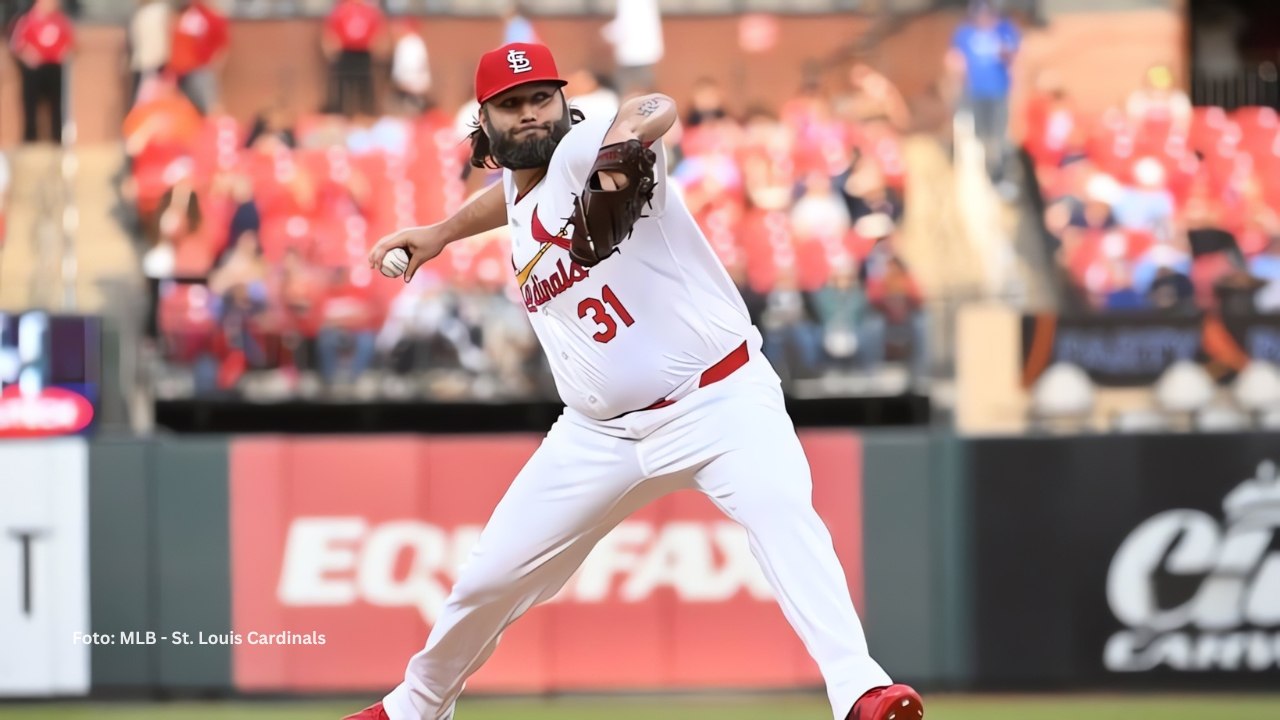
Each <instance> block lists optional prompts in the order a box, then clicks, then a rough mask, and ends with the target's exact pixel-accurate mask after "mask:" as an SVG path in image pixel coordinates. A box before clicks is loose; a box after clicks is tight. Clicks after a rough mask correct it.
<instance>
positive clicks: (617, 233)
mask: <svg viewBox="0 0 1280 720" xmlns="http://www.w3.org/2000/svg"><path fill="white" fill-rule="evenodd" d="M655 162H657V156H656V155H654V153H653V151H652V150H650V149H649V148H647V147H645V146H644V144H643V143H641V142H640V141H639V140H627V141H626V142H620V143H614V144H613V145H606V146H604V147H602V148H600V154H599V155H597V156H596V164H595V165H594V166H592V168H591V175H590V176H589V178H588V180H587V187H586V188H584V189H583V191H582V194H581V195H579V196H578V198H577V200H575V201H574V211H573V215H572V216H571V217H570V218H569V224H570V225H572V226H573V238H572V240H571V243H570V247H569V255H570V256H571V257H572V258H573V259H574V261H575V262H577V263H578V264H579V265H582V266H583V267H591V266H593V265H595V264H596V263H598V262H600V261H601V260H603V259H605V258H607V257H609V256H610V255H612V254H613V251H614V250H615V249H616V248H617V247H618V244H619V243H621V242H622V241H623V240H625V239H627V238H628V237H630V236H631V231H632V229H633V228H634V227H635V224H636V221H637V220H639V219H640V218H642V217H644V216H643V215H642V214H641V213H642V212H643V210H644V207H645V206H646V205H651V204H652V202H653V191H654V187H655V183H654V179H653V166H654V163H655ZM602 171H605V172H613V173H621V174H623V175H626V176H627V184H626V186H624V187H622V188H620V189H618V190H605V189H603V188H602V187H601V185H600V173H601V172H602Z"/></svg>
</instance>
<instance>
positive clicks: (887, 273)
mask: <svg viewBox="0 0 1280 720" xmlns="http://www.w3.org/2000/svg"><path fill="white" fill-rule="evenodd" d="M41 2H42V3H48V6H49V7H50V8H56V5H57V2H56V0H41ZM41 7H43V6H41ZM617 12H618V15H617V17H616V18H615V19H614V21H613V22H612V23H609V24H608V25H607V26H606V27H605V28H604V29H603V35H604V37H605V39H606V40H608V41H609V42H611V43H613V45H614V47H615V48H616V50H617V52H616V53H615V57H614V58H613V63H612V67H610V68H609V70H610V72H608V73H605V72H601V70H602V69H603V68H580V69H578V70H577V71H576V72H574V73H572V74H571V75H570V77H569V80H570V84H569V85H568V86H567V87H566V89H565V90H566V94H567V95H568V96H569V97H570V102H571V104H573V105H574V106H576V107H578V108H579V109H581V110H582V111H583V112H584V113H585V114H587V115H588V116H594V115H597V114H611V113H613V112H615V111H616V109H617V107H618V104H619V103H620V102H621V100H622V99H624V98H626V97H628V96H630V95H632V94H636V93H641V92H648V91H654V90H661V88H657V87H654V73H653V67H654V65H655V64H656V63H657V62H659V61H660V60H661V57H662V54H663V45H662V32H661V17H660V15H659V12H658V4H657V2H656V1H651V0H636V2H631V3H619V4H618V11H617ZM503 22H504V40H506V41H529V40H535V41H536V40H537V38H538V35H537V27H536V23H535V22H534V21H532V20H530V19H529V17H528V16H527V14H526V13H525V12H523V10H522V8H521V7H520V5H519V3H512V4H511V5H510V6H509V7H508V10H507V12H506V14H505V16H504V18H503ZM416 23H417V21H416V20H414V19H412V18H405V17H397V18H392V17H388V16H386V15H384V14H383V12H382V10H380V9H379V3H378V2H376V0H335V2H334V3H333V5H332V10H331V12H330V14H329V15H328V17H327V19H326V20H325V21H324V23H323V28H324V30H323V33H322V45H323V47H322V49H323V51H324V52H325V54H326V57H328V58H329V60H330V63H331V74H330V77H329V79H328V83H329V87H328V92H327V94H326V102H325V104H324V106H323V107H318V108H315V110H314V112H309V113H297V111H296V110H295V109H291V108H285V107H266V108H264V109H263V110H262V112H260V113H259V114H258V115H257V117H255V118H254V119H253V120H252V121H251V122H241V121H238V120H237V119H236V118H234V117H232V116H230V115H229V114H227V113H226V112H225V111H224V109H223V107H222V104H221V102H220V92H219V87H218V77H219V71H220V68H221V66H222V64H223V63H224V61H225V59H226V56H227V53H228V52H229V48H230V43H231V40H232V36H231V34H232V32H233V29H232V27H231V25H230V23H229V22H228V21H227V19H226V18H225V17H224V16H223V15H222V14H220V12H219V11H218V6H217V3H214V2H211V1H210V0H184V1H182V2H176V3H174V2H169V0H140V2H139V3H138V6H137V9H136V11H135V13H134V15H133V18H132V21H131V23H130V28H129V38H130V42H129V55H130V67H131V69H132V70H133V89H134V93H133V105H132V108H131V110H130V111H129V113H128V115H127V117H126V118H125V121H124V126H123V135H124V141H125V149H126V152H127V155H128V158H129V166H128V170H127V178H126V179H125V180H124V182H123V183H122V187H123V195H124V197H125V198H126V200H127V202H128V204H129V206H130V208H131V209H132V210H133V213H132V214H133V215H134V216H135V219H136V228H135V229H136V235H137V237H138V238H139V239H140V242H141V251H142V253H143V272H144V274H145V275H146V276H147V277H148V278H149V279H150V280H151V282H152V285H153V287H154V289H155V293H154V296H155V302H154V312H153V314H152V315H153V318H154V322H153V323H152V325H153V327H152V331H153V333H152V334H153V337H154V338H155V342H156V343H157V348H158V351H159V353H158V354H159V356H160V357H162V358H163V365H164V368H163V370H162V372H161V373H160V374H161V376H162V378H167V380H166V382H167V383H168V384H167V385H166V386H165V387H167V388H168V389H167V390H166V389H164V388H162V389H161V391H162V393H169V394H174V395H187V394H196V395H202V396H207V395H217V394H236V393H244V392H250V391H252V392H261V393H262V394H280V395H284V396H293V395H302V396H311V395H328V396H333V397H361V398H372V397H391V398H409V397H422V396H428V397H434V398H477V397H478V398H514V397H528V396H540V395H546V396H549V395H551V394H552V393H553V386H552V384H551V382H550V378H549V375H548V370H547V368H546V367H545V364H544V360H543V358H542V355H541V352H540V351H539V349H538V347H537V344H536V341H535V339H534V337H533V335H532V330H531V327H530V325H529V323H528V320H527V317H526V316H525V310H524V309H523V306H522V304H521V303H520V302H519V299H518V297H517V295H516V292H515V288H514V287H513V284H514V280H513V277H512V272H511V271H510V262H509V248H508V246H507V238H506V235H505V230H499V231H495V232H492V233H488V234H486V235H484V236H480V237H475V238H470V239H468V240H466V241H463V242H459V243H455V244H454V245H452V246H450V247H449V248H448V250H447V251H446V253H445V254H444V255H443V256H442V257H441V258H439V259H438V260H436V261H435V262H433V263H432V264H431V265H429V266H428V267H427V268H424V271H422V272H420V273H419V274H418V276H417V277H416V278H415V280H414V282H412V283H410V284H408V285H406V284H404V283H402V282H398V281H393V280H387V279H384V278H381V277H375V276H374V275H373V274H372V273H371V272H370V271H369V269H368V268H367V267H366V265H365V263H364V257H365V254H366V252H367V249H368V247H369V246H370V245H371V244H372V243H373V242H374V241H376V240H377V239H378V238H379V237H381V236H383V235H385V234H387V233H390V232H393V231H394V230H396V229H399V228H403V227H407V226H411V225H420V224H427V223H431V222H435V221H438V220H440V219H442V218H444V217H446V216H447V215H448V214H449V213H452V212H453V211H455V210H456V209H457V208H459V207H460V206H461V205H462V204H463V203H464V202H465V200H466V199H467V197H468V196H470V195H472V194H474V193H476V192H478V191H479V190H481V189H482V188H483V187H485V186H486V185H487V184H488V183H489V182H492V181H494V180H496V179H497V175H496V174H492V173H489V174H485V173H483V172H482V171H474V174H472V173H473V171H472V169H471V168H470V167H469V166H468V163H467V158H468V153H469V147H468V146H467V145H466V143H465V138H466V135H467V133H469V131H470V130H471V128H472V127H473V125H472V123H474V122H475V119H476V112H477V108H476V106H475V104H474V103H473V102H471V103H464V104H463V105H462V106H461V107H446V106H445V105H444V104H443V103H442V102H440V100H439V99H438V98H436V97H435V96H434V94H433V92H432V74H431V66H430V60H429V53H428V48H427V45H426V42H425V41H424V39H423V37H422V35H421V33H420V30H421V28H420V27H419V26H418V25H417V24H416ZM641 40H643V41H641ZM375 57H377V58H386V59H389V61H390V62H389V63H388V65H389V71H390V77H389V78H386V80H389V81H390V82H389V83H387V84H386V86H387V87H389V88H390V90H391V92H389V93H387V94H385V96H384V95H383V94H382V93H379V92H376V91H375V88H377V87H380V86H381V85H382V83H381V82H377V81H376V80H381V79H375V77H374V73H375V72H377V71H378V68H380V67H382V64H380V63H377V62H374V58H375ZM833 84H834V85H838V87H835V88H823V87H820V86H819V85H818V84H817V83H814V82H806V83H804V84H803V85H802V86H801V87H800V88H798V90H797V92H796V93H795V95H794V96H793V97H791V98H786V99H784V100H783V101H782V102H781V103H780V104H779V105H778V106H777V107H769V108H766V107H757V108H745V109H743V108H736V107H735V108H732V109H731V107H730V105H731V104H730V103H729V102H728V101H727V98H726V93H725V91H724V89H723V88H722V87H721V86H720V85H719V84H718V83H717V82H716V81H715V80H713V79H710V78H704V79H702V80H699V81H698V82H697V83H696V86H695V89H694V91H693V93H692V94H691V96H690V97H688V98H677V99H678V100H680V101H681V107H682V117H681V119H680V122H679V123H677V126H676V128H674V129H673V131H672V132H671V133H670V134H669V135H668V137H666V138H665V139H664V140H665V142H666V144H667V152H668V153H669V162H668V167H669V168H670V170H671V181H672V188H673V189H674V190H676V191H677V192H680V193H682V194H683V195H684V198H685V200H686V202H687V204H688V206H689V208H690V210H691V211H692V213H693V214H694V216H695V217H696V219H697V221H698V222H699V224H700V226H701V227H702V229H703V231H704V232H705V234H706V235H707V237H708V239H709V240H710V242H711V244H712V245H713V246H714V248H715V250H716V252H717V253H718V254H719V256H720V257H721V259H722V260H723V262H724V264H725V266H726V268H727V269H728V271H729V272H730V274H731V275H732V276H733V278H734V279H735V281H736V282H737V283H738V284H739V286H740V288H741V289H742V292H743V295H744V298H745V299H746V302H747V305H748V308H749V310H750V312H751V315H752V319H753V321H754V322H755V324H756V325H757V326H758V327H759V328H760V329H761V331H762V333H763V335H764V337H765V352H766V353H767V354H768V355H769V357H770V358H771V359H772V360H773V361H774V363H775V366H777V367H778V369H779V371H780V372H781V374H782V375H783V376H784V378H785V380H786V381H787V382H788V383H796V382H801V381H806V380H819V381H820V380H822V379H826V378H831V377H846V376H849V377H867V376H872V375H875V374H876V373H878V372H881V371H884V370H885V369H886V368H889V369H890V370H891V371H893V373H894V374H895V375H899V376H905V375H908V374H909V375H910V376H911V377H916V378H919V377H923V375H924V374H925V358H926V357H927V354H926V352H925V346H924V337H925V333H924V331H923V328H924V319H923V304H924V298H923V297H922V294H921V291H920V288H919V286H918V284H917V283H916V281H915V279H914V278H913V277H912V274H911V272H910V270H909V269H908V268H907V266H906V264H905V263H904V262H903V261H902V259H901V258H900V257H899V255H898V252H897V250H896V241H895V237H896V232H897V226H898V224H899V223H900V221H901V219H902V214H903V199H902V194H903V189H904V184H905V178H904V168H903V163H902V158H901V156H900V147H899V143H900V138H901V134H902V132H903V131H904V130H905V128H906V127H907V124H908V122H909V120H910V119H909V117H908V110H907V105H906V103H905V101H904V100H903V98H902V96H901V95H900V93H899V92H898V91H897V89H896V88H894V86H893V85H892V84H891V83H890V82H889V81H888V80H887V79H886V78H885V77H884V76H883V75H881V74H880V73H878V72H876V71H875V70H873V69H872V68H870V67H867V66H865V65H858V66H855V67H853V68H851V69H849V70H848V72H847V75H846V76H844V77H841V78H839V82H837V83H833Z"/></svg>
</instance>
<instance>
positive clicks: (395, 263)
mask: <svg viewBox="0 0 1280 720" xmlns="http://www.w3.org/2000/svg"><path fill="white" fill-rule="evenodd" d="M408 268H409V253H407V252H405V251H404V248H391V250H390V251H388V252H387V254H386V255H383V256H382V274H383V275H386V276H387V277H392V278H393V277H400V276H401V275H404V271H405V270H407V269H408Z"/></svg>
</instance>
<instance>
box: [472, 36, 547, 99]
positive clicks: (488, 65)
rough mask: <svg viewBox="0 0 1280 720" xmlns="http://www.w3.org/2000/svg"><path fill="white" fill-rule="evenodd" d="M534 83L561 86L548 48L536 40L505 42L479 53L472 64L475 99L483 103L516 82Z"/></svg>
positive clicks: (522, 83)
mask: <svg viewBox="0 0 1280 720" xmlns="http://www.w3.org/2000/svg"><path fill="white" fill-rule="evenodd" d="M537 82H541V83H554V84H556V85H558V86H560V87H564V85H565V81H564V80H562V79H561V78H560V75H559V73H558V71H557V70H556V60H555V58H554V57H552V56H551V50H550V49H548V48H547V46H546V45H541V44H538V43H507V44H506V45H503V46H502V47H500V48H495V49H493V50H490V51H489V52H487V53H485V54H484V55H482V56H480V63H479V65H477V66H476V102H478V103H480V104H481V105H483V104H484V103H485V102H487V101H488V100H490V99H492V98H493V97H494V96H495V95H498V94H500V93H503V92H506V91H507V90H510V89H511V88H513V87H516V86H517V85H524V84H527V83H537Z"/></svg>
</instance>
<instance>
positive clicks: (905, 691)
mask: <svg viewBox="0 0 1280 720" xmlns="http://www.w3.org/2000/svg"><path fill="white" fill-rule="evenodd" d="M923 717H924V701H923V700H921V699H920V693H918V692H916V691H915V690H914V689H912V687H911V686H910V685H901V684H899V685H890V686H888V687H878V688H872V689H871V690H868V691H867V692H866V694H864V695H863V696H862V697H860V698H858V702H856V703H854V704H853V710H850V711H849V717H848V720H920V718H923Z"/></svg>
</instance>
